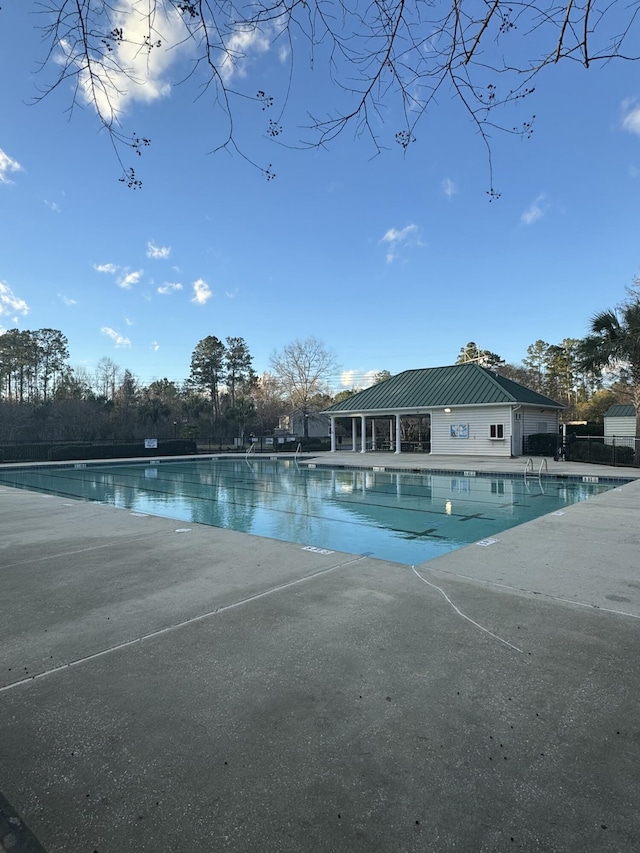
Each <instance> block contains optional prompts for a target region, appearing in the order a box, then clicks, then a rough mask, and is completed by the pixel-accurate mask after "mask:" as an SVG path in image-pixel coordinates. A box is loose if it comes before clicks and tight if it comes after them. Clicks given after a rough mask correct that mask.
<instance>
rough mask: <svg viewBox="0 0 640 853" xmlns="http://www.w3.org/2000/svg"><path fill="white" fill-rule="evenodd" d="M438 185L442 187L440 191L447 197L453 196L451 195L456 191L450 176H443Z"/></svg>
mask: <svg viewBox="0 0 640 853" xmlns="http://www.w3.org/2000/svg"><path fill="white" fill-rule="evenodd" d="M440 186H441V187H442V192H443V193H444V194H445V195H446V197H447V198H453V196H454V195H456V194H457V192H458V187H457V186H456V185H455V184H454V182H453V181H452V180H451V178H445V179H444V181H443V182H442V183H441V185H440Z"/></svg>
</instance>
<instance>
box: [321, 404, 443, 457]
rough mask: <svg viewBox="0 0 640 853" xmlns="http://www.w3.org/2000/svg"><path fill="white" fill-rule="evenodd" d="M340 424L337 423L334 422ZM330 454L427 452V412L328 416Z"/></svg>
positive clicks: (429, 432)
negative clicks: (349, 451) (344, 452)
mask: <svg viewBox="0 0 640 853" xmlns="http://www.w3.org/2000/svg"><path fill="white" fill-rule="evenodd" d="M338 422H340V423H338ZM329 435H330V437H331V452H332V453H335V452H336V451H337V450H342V449H345V450H346V449H349V450H351V451H353V452H360V453H368V452H373V451H379V452H387V453H388V452H391V453H396V454H399V453H411V452H417V453H430V452H431V413H430V412H416V413H411V414H407V413H404V414H403V413H401V412H394V413H389V414H377V413H376V414H375V415H371V414H370V415H366V414H358V415H352V416H351V417H345V416H342V417H341V416H339V415H331V416H330V427H329Z"/></svg>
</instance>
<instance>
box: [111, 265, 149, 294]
mask: <svg viewBox="0 0 640 853" xmlns="http://www.w3.org/2000/svg"><path fill="white" fill-rule="evenodd" d="M143 272H144V270H136V271H135V272H124V274H123V275H122V276H120V278H119V279H118V281H117V282H116V284H117V285H118V287H121V288H122V289H123V290H130V288H131V287H132V285H134V284H137V283H138V282H139V281H140V277H141V275H142V273H143Z"/></svg>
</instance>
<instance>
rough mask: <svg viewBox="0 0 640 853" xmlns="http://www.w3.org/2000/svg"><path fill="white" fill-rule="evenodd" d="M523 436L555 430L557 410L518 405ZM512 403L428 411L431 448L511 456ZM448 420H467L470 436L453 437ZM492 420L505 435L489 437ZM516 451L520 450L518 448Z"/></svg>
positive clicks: (451, 422) (472, 453) (557, 426)
mask: <svg viewBox="0 0 640 853" xmlns="http://www.w3.org/2000/svg"><path fill="white" fill-rule="evenodd" d="M518 413H519V414H522V421H521V423H522V436H523V437H524V436H526V435H532V434H533V433H536V432H541V431H542V432H543V431H544V430H541V429H540V427H541V425H542V424H544V425H545V426H546V431H547V432H549V433H556V434H557V432H558V429H559V414H558V412H557V411H551V410H545V411H544V412H541V411H540V409H536V408H531V409H526V408H524V407H523V408H521V409H518ZM511 417H512V407H511V406H486V407H485V406H482V407H478V408H475V407H469V408H462V407H460V408H454V409H453V411H452V412H451V413H450V414H447V413H446V412H443V411H442V410H438V411H435V412H432V415H431V452H432V453H448V454H452V455H455V456H511ZM451 424H468V425H469V438H452V437H451V434H450V428H451ZM491 424H503V427H504V439H491V438H489V427H490V426H491ZM518 452H519V451H518Z"/></svg>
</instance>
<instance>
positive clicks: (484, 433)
mask: <svg viewBox="0 0 640 853" xmlns="http://www.w3.org/2000/svg"><path fill="white" fill-rule="evenodd" d="M562 408H563V406H562V405H561V404H560V403H558V402H556V401H555V400H552V399H551V398H550V397H546V396H545V395H544V394H539V393H538V392H537V391H532V390H531V389H530V388H527V387H525V386H524V385H521V384H520V383H519V382H514V381H513V380H511V379H507V378H506V377H505V376H501V375H500V374H499V373H495V372H494V371H493V370H490V369H488V368H486V367H480V365H478V364H471V363H467V364H455V365H451V366H447V367H427V368H422V369H419V370H405V371H404V372H402V373H399V374H397V375H396V376H392V377H391V378H390V379H387V380H385V381H384V382H379V383H377V384H376V385H373V386H371V387H370V388H365V390H364V391H359V392H358V393H356V394H353V395H352V396H351V397H348V398H347V399H346V400H341V401H340V402H339V403H334V405H333V406H331V407H330V408H329V409H327V410H326V412H325V414H327V415H328V416H329V418H330V421H331V428H330V435H331V450H332V451H335V450H336V449H337V448H336V426H337V424H338V422H340V426H341V427H343V426H344V419H348V420H350V421H351V435H352V439H351V446H352V448H353V449H354V450H355V449H358V445H359V449H360V452H361V453H366V452H367V451H370V450H371V451H373V450H392V451H393V452H395V453H402V452H404V451H408V450H419V451H423V452H429V453H431V454H450V455H457V456H520V455H521V453H522V444H523V439H524V438H525V437H526V436H528V435H532V434H534V433H545V432H548V433H556V434H557V433H558V430H559V418H560V411H561V409H562ZM408 420H411V421H413V422H414V423H417V424H419V430H420V433H419V440H417V441H415V440H414V441H407V440H403V424H405V423H406V422H407V421H408Z"/></svg>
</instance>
